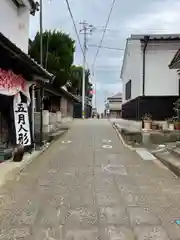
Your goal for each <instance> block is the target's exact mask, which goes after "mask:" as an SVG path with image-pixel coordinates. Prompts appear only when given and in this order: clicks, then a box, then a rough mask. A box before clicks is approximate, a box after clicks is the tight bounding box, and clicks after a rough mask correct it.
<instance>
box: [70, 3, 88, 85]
mask: <svg viewBox="0 0 180 240" xmlns="http://www.w3.org/2000/svg"><path fill="white" fill-rule="evenodd" d="M66 4H67V8H68V11H69V14H70V17H71V19H72V22H73V25H74V30H75V33H76V36H77V39H78V43H79V46H80V48H81V52H82V54H83V56H84V50H83V47H82V44H81V40H80V37H79V33H78V30H77V27H76V23H75V20H74V17H73V14H72V11H71V7H70V4H69V1H68V0H66ZM86 65H87V68H88V69H89V70H90V68H89V66H88V63H87V61H86ZM90 79H91V82H92V78H91V76H90Z"/></svg>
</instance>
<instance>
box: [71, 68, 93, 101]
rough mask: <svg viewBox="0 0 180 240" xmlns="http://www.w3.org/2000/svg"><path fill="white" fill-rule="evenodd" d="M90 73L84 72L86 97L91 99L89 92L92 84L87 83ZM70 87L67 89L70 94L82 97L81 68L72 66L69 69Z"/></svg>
mask: <svg viewBox="0 0 180 240" xmlns="http://www.w3.org/2000/svg"><path fill="white" fill-rule="evenodd" d="M89 77H90V71H89V70H86V73H85V93H86V96H88V97H92V96H91V95H90V91H91V90H92V84H91V83H90V82H89ZM70 79H71V87H70V88H69V89H68V90H69V91H70V92H72V93H74V94H77V95H82V79H83V68H82V67H81V66H74V65H73V66H72V67H71V69H70Z"/></svg>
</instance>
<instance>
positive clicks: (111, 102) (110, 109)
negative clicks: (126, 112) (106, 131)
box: [105, 92, 122, 118]
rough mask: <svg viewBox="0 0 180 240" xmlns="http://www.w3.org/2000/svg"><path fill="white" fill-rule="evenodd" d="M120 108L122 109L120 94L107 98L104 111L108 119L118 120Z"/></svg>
mask: <svg viewBox="0 0 180 240" xmlns="http://www.w3.org/2000/svg"><path fill="white" fill-rule="evenodd" d="M121 108H122V93H120V92H119V93H117V94H115V95H113V96H112V97H108V98H107V103H106V109H105V110H106V113H108V115H109V116H110V117H113V118H120V117H121Z"/></svg>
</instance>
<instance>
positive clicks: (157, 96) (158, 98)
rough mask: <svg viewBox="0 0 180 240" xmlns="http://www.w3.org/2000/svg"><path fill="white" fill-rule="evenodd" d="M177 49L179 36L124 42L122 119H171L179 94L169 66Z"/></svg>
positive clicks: (176, 81)
mask: <svg viewBox="0 0 180 240" xmlns="http://www.w3.org/2000/svg"><path fill="white" fill-rule="evenodd" d="M179 48H180V35H149V36H145V35H132V36H131V37H130V38H128V39H127V42H126V49H125V54H124V60H123V65H122V69H121V79H122V81H123V98H122V103H123V104H122V117H123V118H126V119H132V120H141V119H142V117H143V115H144V114H145V113H149V114H151V115H152V117H153V119H155V120H164V119H165V118H168V117H171V116H172V115H173V114H174V113H173V103H174V102H175V101H176V99H177V97H178V95H179V81H178V76H177V73H176V70H170V69H169V67H168V65H169V63H170V62H171V60H172V58H173V56H174V54H175V53H176V52H177V50H178V49H179Z"/></svg>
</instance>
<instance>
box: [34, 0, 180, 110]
mask: <svg viewBox="0 0 180 240" xmlns="http://www.w3.org/2000/svg"><path fill="white" fill-rule="evenodd" d="M69 4H70V6H71V10H72V13H73V16H74V20H75V22H76V26H77V29H78V31H79V30H80V29H81V27H82V26H81V25H80V24H79V23H80V22H82V21H84V20H85V21H86V22H88V23H89V24H92V25H93V26H94V27H95V30H94V31H93V33H92V34H91V35H88V52H87V63H88V67H89V69H90V70H92V63H93V60H94V57H95V55H96V51H97V48H96V47H92V46H89V45H99V42H100V39H101V37H102V34H103V29H104V26H105V23H106V20H107V17H108V14H109V11H110V7H111V4H112V0H98V1H95V0H69ZM179 13H180V0H146V1H145V0H116V2H115V6H114V9H113V12H112V15H111V18H110V22H109V25H108V28H107V31H106V34H105V37H104V41H103V44H102V46H105V47H111V48H112V47H113V48H118V49H121V50H117V49H116V50H115V49H105V48H101V49H100V52H99V55H98V58H97V60H96V63H95V68H94V76H91V79H92V82H93V83H94V84H96V103H97V108H98V110H99V111H103V109H104V100H105V99H106V98H107V97H108V96H112V95H114V94H116V93H118V92H121V91H122V81H121V79H120V71H121V66H122V61H123V56H124V49H125V43H126V38H127V37H129V36H130V35H131V34H147V33H177V34H179V33H180V14H179ZM43 28H44V30H46V29H48V30H49V29H51V30H54V29H56V30H61V31H63V32H66V33H69V34H70V36H71V37H72V38H73V39H74V40H76V52H75V58H74V63H75V64H77V65H79V64H80V65H82V61H83V59H82V52H81V49H80V46H79V44H78V41H77V37H76V34H75V31H74V27H73V23H72V20H71V18H70V15H69V12H68V9H67V6H66V1H65V0H43ZM38 29H39V15H38V14H36V16H35V17H31V24H30V37H31V38H32V39H33V37H34V36H35V34H36V32H37V30H38ZM80 39H81V43H83V35H82V34H80Z"/></svg>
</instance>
